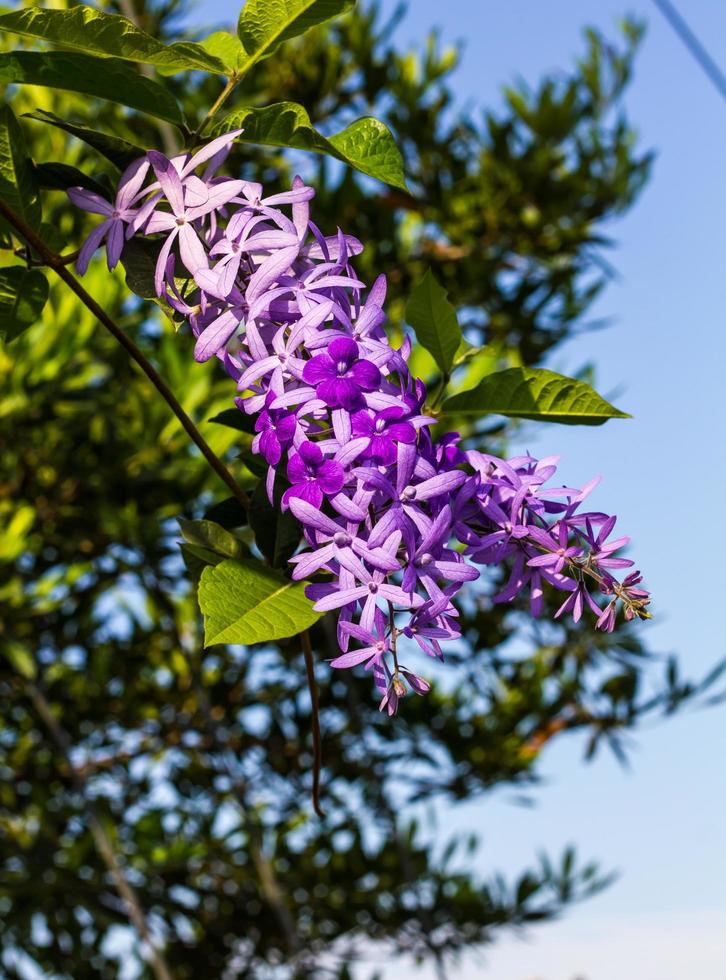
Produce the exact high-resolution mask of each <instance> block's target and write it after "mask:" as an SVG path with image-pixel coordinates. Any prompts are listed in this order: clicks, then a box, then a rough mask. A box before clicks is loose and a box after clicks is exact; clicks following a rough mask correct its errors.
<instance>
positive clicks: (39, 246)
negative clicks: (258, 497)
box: [0, 200, 249, 508]
mask: <svg viewBox="0 0 726 980" xmlns="http://www.w3.org/2000/svg"><path fill="white" fill-rule="evenodd" d="M0 214H2V216H3V217H4V218H5V219H6V220H7V221H8V222H9V224H11V225H12V226H13V228H15V230H16V231H17V232H18V234H19V235H20V236H21V237H22V238H24V239H25V241H26V242H27V243H28V245H29V246H30V247H31V248H32V249H34V250H35V251H36V252H37V253H38V255H39V256H40V257H41V258H42V259H43V261H44V263H45V264H46V265H47V266H48V267H49V268H51V269H52V270H53V272H55V274H56V275H57V276H58V277H59V278H60V279H62V280H63V282H64V283H65V284H66V285H67V286H68V288H69V289H71V290H72V291H73V292H74V293H75V294H76V296H77V297H78V298H79V299H80V300H81V302H82V303H83V305H84V306H85V307H87V309H89V310H90V311H91V313H93V315H94V316H95V317H96V319H97V320H98V321H99V323H101V324H102V325H103V326H104V327H105V328H106V329H107V330H108V332H109V333H110V334H111V335H112V336H113V337H114V338H115V339H116V340H117V341H118V342H119V344H121V346H122V347H123V348H124V349H125V350H126V351H127V353H128V354H129V355H130V356H131V357H132V359H133V360H134V361H136V363H137V364H138V365H139V367H140V368H141V370H142V371H143V372H144V374H145V375H146V377H147V378H148V379H149V381H151V383H152V384H153V385H154V387H155V388H156V390H157V391H158V392H159V394H160V395H161V396H162V398H163V399H164V400H165V401H166V403H167V405H168V406H169V408H171V410H172V412H173V413H174V415H176V417H177V418H178V419H179V421H180V422H181V425H182V427H183V429H184V431H185V432H186V433H187V435H188V436H189V438H190V439H191V440H192V442H193V443H194V445H195V446H196V447H197V448H198V449H199V451H200V452H201V454H202V456H204V458H205V459H206V461H207V462H208V463H209V465H210V466H211V467H212V469H213V470H214V472H215V473H216V474H217V476H219V478H220V479H221V480H222V481H223V482H224V483H225V484H226V485H227V487H228V488H229V489H230V491H231V492H232V494H233V495H234V497H235V498H236V499H237V500H238V501H239V502H240V503H241V504H242V505H243V506H244V507H245V508H247V507H249V497H248V496H247V494H246V493H245V491H244V490H243V489H242V487H240V486H239V485H238V484H237V482H236V480H235V479H234V477H233V476H232V474H231V473H230V472H229V470H228V469H227V467H226V466H225V465H224V463H223V462H222V460H221V459H220V458H219V457H218V456H217V455H216V453H215V452H214V451H213V450H212V448H211V447H210V445H209V444H208V442H207V441H206V439H204V437H203V436H202V434H201V432H200V431H199V429H197V427H196V425H195V424H194V423H193V422H192V420H191V419H190V418H189V416H188V415H187V413H186V412H185V411H184V409H183V408H182V406H181V404H180V403H179V401H178V399H177V397H176V396H175V394H174V392H173V391H172V390H171V388H170V387H169V386H168V384H167V383H166V382H165V381H164V379H163V378H162V377H161V375H160V374H159V372H158V371H157V370H156V368H155V367H154V365H153V364H152V363H151V361H149V359H148V358H147V357H146V356H145V355H144V354H143V353H142V351H141V350H140V349H139V347H137V345H136V344H135V343H134V341H133V340H132V339H131V338H130V337H129V336H128V335H127V334H126V333H124V331H123V330H122V329H121V327H119V326H118V324H117V323H115V321H114V320H112V319H111V317H110V316H109V315H108V313H106V311H105V310H104V309H103V308H102V307H101V306H99V304H98V303H97V302H96V300H95V299H94V298H93V297H92V296H91V295H90V293H88V292H87V291H86V290H85V289H84V288H83V286H82V285H81V284H80V282H79V281H78V280H77V279H76V277H75V276H74V275H73V273H72V272H69V271H68V269H66V267H65V260H64V258H63V256H60V255H57V254H56V253H55V252H53V251H51V249H49V248H48V246H47V245H46V244H45V242H43V241H42V239H40V238H39V237H38V236H37V235H36V233H35V232H34V231H33V229H32V228H30V227H29V226H28V225H27V224H26V223H25V221H23V219H22V218H21V217H20V216H19V215H17V214H15V212H14V211H13V210H12V209H11V208H9V207H8V206H7V204H6V203H5V202H4V201H3V200H0Z"/></svg>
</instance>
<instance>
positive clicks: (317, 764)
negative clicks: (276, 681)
mask: <svg viewBox="0 0 726 980" xmlns="http://www.w3.org/2000/svg"><path fill="white" fill-rule="evenodd" d="M300 642H301V643H302V648H303V653H304V654H305V670H306V672H307V675H308V688H309V689H310V724H311V727H312V732H313V809H314V810H315V812H316V813H317V815H318V816H319V817H324V816H325V812H324V810H323V809H322V807H321V806H320V770H321V768H322V764H323V747H322V741H321V738H320V704H319V701H318V685H317V683H316V681H315V664H314V662H313V648H312V646H311V644H310V634H309V633H308V631H307V630H303V631H302V633H301V634H300Z"/></svg>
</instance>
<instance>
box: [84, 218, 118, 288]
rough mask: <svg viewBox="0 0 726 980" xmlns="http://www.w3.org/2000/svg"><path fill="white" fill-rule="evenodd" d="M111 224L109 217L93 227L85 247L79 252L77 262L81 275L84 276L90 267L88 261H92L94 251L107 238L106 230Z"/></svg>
mask: <svg viewBox="0 0 726 980" xmlns="http://www.w3.org/2000/svg"><path fill="white" fill-rule="evenodd" d="M111 224H112V219H111V218H107V219H106V221H102V222H101V224H100V225H98V226H97V227H96V228H94V229H93V231H92V232H91V234H90V235H89V236H88V238H87V239H86V240H85V242H84V243H83V247H82V248H81V251H80V252H79V254H78V261H77V262H76V271H77V272H78V274H79V275H80V276H82V275H83V274H84V273H85V271H86V269H87V268H88V263H89V262H90V261H91V259H92V257H93V253H94V252H95V251H96V249H97V248H98V246H99V245H100V244H101V242H102V241H103V239H104V238H105V236H106V232H107V231H108V229H109V228H110V227H111Z"/></svg>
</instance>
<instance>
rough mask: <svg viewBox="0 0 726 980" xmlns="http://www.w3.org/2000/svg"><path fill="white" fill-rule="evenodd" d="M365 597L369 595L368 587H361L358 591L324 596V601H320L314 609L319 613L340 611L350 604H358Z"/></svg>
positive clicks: (346, 591) (343, 591) (349, 590)
mask: <svg viewBox="0 0 726 980" xmlns="http://www.w3.org/2000/svg"><path fill="white" fill-rule="evenodd" d="M365 595H369V592H368V589H367V587H366V586H360V587H359V588H357V589H342V590H341V591H336V592H331V593H330V595H327V596H324V597H323V598H322V599H318V601H317V602H316V603H315V606H314V608H315V609H316V610H317V611H318V612H326V611H327V610H328V609H340V607H341V606H347V605H348V603H349V602H356V601H357V600H358V599H362V598H363V596H365Z"/></svg>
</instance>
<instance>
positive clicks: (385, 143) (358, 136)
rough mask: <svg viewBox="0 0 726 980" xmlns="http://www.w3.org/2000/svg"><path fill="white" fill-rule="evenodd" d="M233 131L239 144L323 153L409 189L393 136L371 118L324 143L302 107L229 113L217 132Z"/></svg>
mask: <svg viewBox="0 0 726 980" xmlns="http://www.w3.org/2000/svg"><path fill="white" fill-rule="evenodd" d="M233 129H243V130H244V132H243V133H241V135H240V136H239V140H240V141H241V142H246V143H262V144H263V145H266V146H283V147H290V148H291V149H296V150H310V151H312V152H313V153H324V154H327V155H328V156H331V157H334V158H335V159H336V160H342V162H343V163H347V164H348V165H349V166H351V167H354V168H355V169H356V170H359V171H360V172H361V173H363V174H366V175H367V176H369V177H375V178H377V179H378V180H381V181H383V182H384V183H386V184H391V185H393V186H394V187H400V188H402V189H404V190H405V189H406V181H405V177H404V174H403V159H402V157H401V153H400V151H399V149H398V147H397V146H396V142H395V140H394V138H393V135H392V134H391V131H390V130H389V129H388V127H387V126H386V125H385V124H384V123H382V122H380V120H378V119H374V118H373V117H371V116H366V117H364V118H363V119H357V120H356V121H355V122H353V123H351V124H350V126H347V127H346V128H345V129H343V130H341V132H339V133H335V134H334V135H333V136H329V137H325V136H323V135H322V134H321V133H319V132H318V131H317V130H316V129H315V128H314V126H313V125H312V123H311V121H310V116H309V115H308V114H307V112H306V110H305V109H304V108H303V107H302V106H301V105H297V103H295V102H278V103H276V104H275V105H270V106H265V107H264V108H253V107H252V106H247V107H245V108H244V109H238V110H237V111H236V112H231V113H229V115H227V116H225V117H224V118H223V119H221V120H220V121H219V122H218V123H217V124H216V126H215V127H214V130H213V132H214V135H215V136H220V135H221V134H222V133H228V132H230V131H231V130H233Z"/></svg>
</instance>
